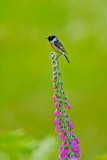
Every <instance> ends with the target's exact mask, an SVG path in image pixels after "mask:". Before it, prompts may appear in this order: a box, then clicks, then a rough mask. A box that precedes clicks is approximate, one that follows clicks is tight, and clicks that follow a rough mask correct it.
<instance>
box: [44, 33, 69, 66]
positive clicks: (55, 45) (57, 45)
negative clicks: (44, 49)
mask: <svg viewBox="0 0 107 160" xmlns="http://www.w3.org/2000/svg"><path fill="white" fill-rule="evenodd" d="M46 39H48V41H49V42H50V45H51V47H52V49H53V50H54V51H55V52H56V53H57V54H58V55H59V56H60V55H63V56H64V57H65V58H66V60H67V61H68V63H70V61H69V59H68V57H67V52H66V50H65V48H64V46H63V45H62V43H61V42H60V41H59V40H58V38H57V37H56V36H55V35H49V36H48V37H47V38H46Z"/></svg>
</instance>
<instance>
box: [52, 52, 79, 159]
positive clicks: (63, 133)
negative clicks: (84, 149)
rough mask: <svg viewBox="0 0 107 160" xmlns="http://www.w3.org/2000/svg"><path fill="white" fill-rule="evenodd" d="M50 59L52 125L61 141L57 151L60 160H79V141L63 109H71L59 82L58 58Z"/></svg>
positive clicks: (53, 56)
mask: <svg viewBox="0 0 107 160" xmlns="http://www.w3.org/2000/svg"><path fill="white" fill-rule="evenodd" d="M50 57H51V59H52V63H53V66H52V70H53V76H52V81H53V87H52V89H53V90H54V96H53V101H54V102H55V107H56V110H55V112H54V116H55V120H54V125H55V126H56V127H55V131H56V132H59V133H58V139H62V145H61V147H60V149H59V152H60V156H59V158H60V159H61V160H80V157H81V156H80V152H81V150H80V148H79V146H78V144H79V140H78V138H77V137H76V136H75V134H74V133H73V124H72V121H71V119H70V117H69V115H68V114H66V113H65V108H68V109H71V106H70V104H69V101H68V98H67V96H66V94H65V91H64V90H63V87H64V84H63V82H62V81H61V80H60V77H62V74H61V72H60V71H59V61H58V56H57V55H56V54H54V53H51V56H50Z"/></svg>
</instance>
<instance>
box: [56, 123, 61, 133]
mask: <svg viewBox="0 0 107 160" xmlns="http://www.w3.org/2000/svg"><path fill="white" fill-rule="evenodd" d="M55 131H56V132H59V131H60V125H59V124H58V125H57V126H56V128H55Z"/></svg>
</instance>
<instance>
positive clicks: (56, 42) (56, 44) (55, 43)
mask: <svg viewBox="0 0 107 160" xmlns="http://www.w3.org/2000/svg"><path fill="white" fill-rule="evenodd" d="M54 45H55V46H56V47H57V48H58V49H60V50H61V51H62V52H65V53H67V52H66V50H65V48H64V46H63V45H62V43H61V42H60V41H58V40H57V41H55V42H54Z"/></svg>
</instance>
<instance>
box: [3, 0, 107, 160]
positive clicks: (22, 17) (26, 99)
mask: <svg viewBox="0 0 107 160" xmlns="http://www.w3.org/2000/svg"><path fill="white" fill-rule="evenodd" d="M50 34H55V35H56V36H57V37H58V38H59V40H60V41H61V42H62V43H63V44H64V46H65V48H66V50H67V52H68V58H69V60H70V62H71V63H70V64H68V63H67V61H66V59H65V58H64V57H62V56H61V57H60V71H61V72H62V74H63V78H62V81H63V82H64V84H65V85H64V86H65V87H64V89H65V91H66V94H67V96H68V98H69V101H70V104H71V106H72V109H71V111H69V112H68V110H67V112H68V113H69V115H70V117H71V119H72V122H73V124H74V133H75V134H76V135H77V136H78V138H79V140H80V148H81V150H82V153H81V154H82V158H81V160H107V92H106V91H107V1H106V0H94V1H93V0H87V1H86V0H82V1H78V0H75V1H72V0H66V1H65V0H51V1H49V0H44V1H43V0H39V1H36V0H16V1H14V0H3V1H0V160H35V159H37V160H43V159H44V160H58V159H59V158H58V156H59V151H58V150H59V147H60V145H61V141H57V133H55V126H54V124H53V122H54V116H53V113H54V110H55V107H54V102H53V100H52V96H53V91H52V81H51V79H52V70H51V66H52V64H51V60H50V58H49V54H50V52H51V51H52V49H51V47H50V44H49V43H48V41H47V40H46V39H45V38H46V37H47V36H48V35H50Z"/></svg>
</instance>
